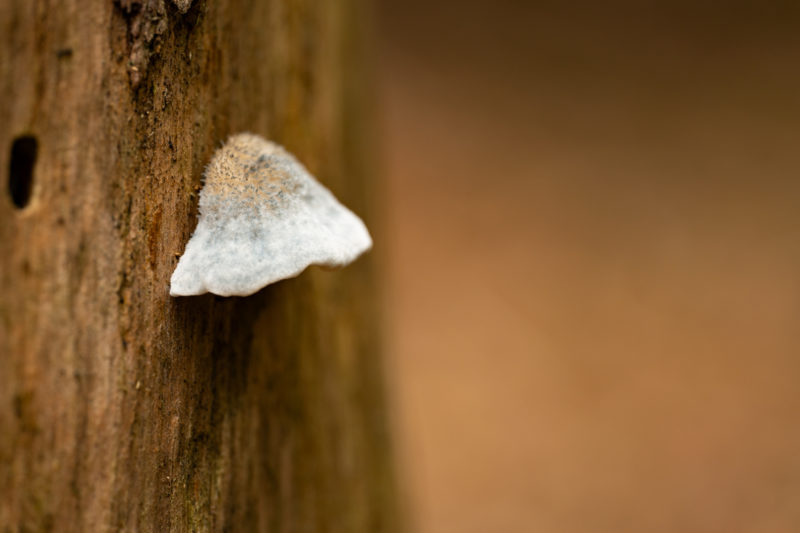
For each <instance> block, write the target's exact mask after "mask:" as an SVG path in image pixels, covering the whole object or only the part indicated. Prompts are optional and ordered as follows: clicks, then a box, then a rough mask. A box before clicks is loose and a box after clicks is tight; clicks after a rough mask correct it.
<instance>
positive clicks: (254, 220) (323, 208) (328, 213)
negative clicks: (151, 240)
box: [170, 133, 372, 296]
mask: <svg viewBox="0 0 800 533" xmlns="http://www.w3.org/2000/svg"><path fill="white" fill-rule="evenodd" d="M204 176H205V183H204V185H203V188H202V190H201V191H200V210H199V211H200V216H199V221H198V223H197V228H196V229H195V231H194V234H193V235H192V237H191V239H189V242H188V243H187V245H186V250H185V251H184V254H183V256H181V258H180V261H178V266H177V267H176V268H175V271H174V272H173V273H172V279H171V280H170V295H172V296H193V295H198V294H203V293H206V292H211V293H214V294H217V295H220V296H248V295H250V294H253V293H255V292H257V291H258V290H260V289H262V288H263V287H265V286H267V285H269V284H270V283H274V282H276V281H280V280H282V279H286V278H291V277H294V276H297V275H298V274H300V273H301V272H302V271H303V270H305V269H306V267H308V266H310V265H323V266H331V267H339V266H344V265H347V264H348V263H351V262H352V261H354V260H355V259H356V258H357V257H358V256H360V255H361V254H362V253H364V252H365V251H367V250H369V249H370V248H371V247H372V239H371V238H370V235H369V232H368V231H367V228H366V226H364V223H363V222H362V221H361V219H360V218H358V216H356V215H355V214H353V212H351V211H350V210H349V209H347V208H346V207H344V206H343V205H342V204H341V203H339V201H338V200H336V198H335V197H334V196H333V194H332V193H331V192H330V191H329V190H328V189H326V188H325V187H324V186H323V185H322V184H320V183H319V182H318V181H317V180H316V179H315V178H314V177H313V176H312V175H311V174H310V173H309V172H308V170H306V168H305V167H304V166H303V165H302V164H301V163H300V162H299V161H298V160H297V159H296V158H295V157H294V156H292V154H290V153H289V152H288V151H286V150H285V149H284V148H283V147H281V146H279V145H277V144H275V143H273V142H270V141H267V140H265V139H263V138H262V137H259V136H258V135H253V134H250V133H240V134H237V135H234V136H232V137H231V138H230V139H228V142H226V143H225V144H224V145H223V146H222V147H221V148H220V149H219V150H217V151H216V152H215V153H214V156H213V157H212V158H211V162H210V163H209V165H208V167H207V168H206V171H205V175H204Z"/></svg>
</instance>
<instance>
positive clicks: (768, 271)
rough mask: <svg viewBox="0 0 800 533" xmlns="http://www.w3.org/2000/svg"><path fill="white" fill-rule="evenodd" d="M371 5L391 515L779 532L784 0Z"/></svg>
mask: <svg viewBox="0 0 800 533" xmlns="http://www.w3.org/2000/svg"><path fill="white" fill-rule="evenodd" d="M375 15H376V19H377V30H376V32H375V33H376V42H377V43H378V46H377V48H376V50H375V52H374V54H373V55H374V58H375V59H376V61H375V65H376V72H377V74H378V79H379V104H380V109H381V110H382V111H381V132H380V133H381V138H382V151H381V157H382V164H383V170H384V175H385V176H386V178H387V184H386V188H385V194H384V205H385V216H384V219H383V221H382V222H383V224H384V227H383V231H382V235H383V238H384V242H383V243H380V242H379V243H378V244H377V246H376V254H377V255H378V257H379V258H382V260H384V261H385V264H386V272H387V287H388V289H387V295H386V296H387V302H388V304H387V308H388V312H387V327H386V329H387V335H388V343H389V348H390V364H389V371H388V374H389V378H390V386H391V389H392V393H393V395H392V403H393V405H394V408H395V420H394V423H395V427H396V428H397V434H398V441H399V444H400V446H399V449H400V452H399V455H400V465H401V468H400V473H401V477H402V479H403V482H404V489H405V493H406V495H407V497H406V500H407V501H406V503H407V505H408V507H409V510H410V511H411V516H412V526H413V529H414V530H416V531H419V532H423V533H428V532H431V533H432V532H436V533H449V532H458V533H468V532H476V533H478V532H480V533H485V532H529V531H535V532H558V533H573V532H574V533H584V532H585V533H589V532H592V533H596V532H642V531H647V532H665V533H666V532H675V531H681V532H739V531H741V532H794V531H800V424H799V423H798V421H799V420H798V419H799V418H800V388H799V384H800V278H799V276H800V210H799V209H798V206H799V205H800V151H799V150H798V138H799V137H800V135H799V132H800V69H798V66H799V65H800V17H799V16H798V10H797V8H794V7H792V4H791V3H786V4H785V5H783V4H779V3H770V2H767V3H763V2H762V3H758V2H751V3H745V2H729V3H721V2H719V3H717V2H688V1H678V2H621V1H614V2H611V3H601V2H597V3H593V2H592V3H590V2H577V3H576V2H537V1H531V2H522V1H520V2H514V1H498V2H480V1H477V0H468V1H462V2H449V1H442V0H440V1H436V2H424V1H422V0H410V1H404V2H393V1H391V0H385V1H383V2H378V3H377V4H376V5H375Z"/></svg>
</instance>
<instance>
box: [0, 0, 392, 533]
mask: <svg viewBox="0 0 800 533" xmlns="http://www.w3.org/2000/svg"><path fill="white" fill-rule="evenodd" d="M353 1H354V0H343V1H341V2H311V1H310V0H262V1H259V0H213V1H211V0H194V2H193V1H192V0H116V1H112V0H105V1H92V2H84V1H80V0H61V1H59V2H56V1H53V0H38V1H33V0H5V1H3V2H2V3H0V71H1V74H2V75H1V76H0V84H2V85H0V120H1V121H2V124H3V127H2V128H0V168H2V169H3V170H7V171H8V173H7V174H6V175H4V178H6V179H8V187H7V188H5V187H4V189H3V190H2V191H0V192H2V194H0V531H2V532H6V531H59V532H61V531H66V532H68V531H76V532H78V531H79V532H84V531H86V532H88V531H91V532H95V531H153V532H162V531H247V532H250V531H370V532H372V531H389V530H394V529H395V528H396V521H397V514H396V511H395V505H394V490H393V477H392V469H391V465H390V458H391V457H390V456H391V452H390V450H389V437H388V435H387V424H386V422H385V408H384V403H383V402H384V398H383V389H382V381H381V379H382V376H381V372H382V369H381V360H380V346H379V341H378V337H377V335H376V331H377V329H376V328H377V318H376V310H377V304H376V301H375V290H374V289H375V276H374V272H373V266H372V260H371V259H370V257H369V256H366V257H364V258H362V259H360V260H359V261H357V262H356V263H355V264H353V265H351V266H350V267H348V268H346V269H343V270H340V271H336V272H323V271H318V270H316V269H311V270H310V271H307V272H306V273H304V274H302V275H301V276H300V277H299V278H296V279H293V280H288V281H284V282H281V283H278V284H276V285H272V286H270V287H267V288H266V289H264V290H262V291H260V292H258V293H257V294H255V295H253V296H251V297H247V298H220V297H215V296H212V295H205V296H200V297H190V298H171V297H170V296H169V295H168V291H169V278H170V275H171V273H172V270H173V269H174V267H175V265H176V263H177V257H176V254H180V253H181V252H182V251H183V247H184V245H185V244H186V242H187V240H188V238H189V236H190V235H191V233H192V231H193V229H194V227H195V224H196V218H197V196H196V189H197V187H198V186H199V185H200V183H201V181H200V180H201V174H202V172H203V168H204V165H205V164H206V163H207V162H208V160H209V158H210V156H211V154H212V152H213V151H214V149H216V148H217V147H218V146H219V144H220V142H221V141H223V140H225V139H226V137H227V136H228V135H230V134H232V133H237V132H241V131H251V132H254V133H259V134H262V135H263V136H265V137H267V138H269V139H272V140H275V141H277V142H279V143H281V144H283V145H285V146H286V147H287V148H288V149H289V150H290V151H292V152H294V153H295V154H296V155H297V156H298V158H299V159H300V160H301V161H303V162H304V163H305V164H306V166H307V167H308V168H309V170H311V172H312V173H314V174H315V175H316V176H317V177H318V178H319V179H320V181H322V182H323V183H324V184H325V185H327V186H328V187H329V188H330V189H332V190H333V192H334V193H335V194H336V195H337V196H338V197H339V198H340V199H341V200H342V201H343V203H344V204H345V205H347V206H349V207H351V208H352V209H353V210H354V211H355V212H356V213H358V214H359V215H362V217H363V218H365V220H366V222H367V225H370V220H371V216H370V215H371V212H370V205H369V203H368V202H369V199H370V198H372V197H373V196H372V194H371V192H370V190H369V187H370V186H374V185H371V184H370V182H369V181H368V180H367V176H366V175H365V172H364V170H363V169H364V165H363V162H364V161H363V160H364V156H363V154H364V135H363V132H362V128H361V126H360V124H362V123H363V121H362V118H363V117H362V116H361V114H360V111H361V108H362V107H363V106H362V105H361V102H362V100H361V98H360V95H359V93H358V91H359V88H360V86H361V84H360V82H359V80H360V77H359V76H360V75H359V70H358V67H359V62H360V58H359V55H358V54H359V48H358V44H359V43H358V39H355V38H354V36H357V35H358V34H359V32H358V27H357V26H358V25H357V24H356V22H357V19H358V17H357V11H358V7H357V6H356V5H354V4H353V3H352V2H353ZM29 171H32V172H29ZM28 193H29V194H28Z"/></svg>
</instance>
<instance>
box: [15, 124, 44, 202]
mask: <svg viewBox="0 0 800 533" xmlns="http://www.w3.org/2000/svg"><path fill="white" fill-rule="evenodd" d="M37 149H38V143H37V142H36V137H32V136H30V135H23V136H21V137H17V138H16V139H14V143H13V144H12V145H11V162H10V164H9V166H8V192H9V194H10V195H11V200H12V201H13V202H14V205H15V206H17V207H19V208H20V209H22V208H23V207H25V206H26V205H28V202H29V201H30V199H31V190H32V189H33V167H34V165H36V152H37Z"/></svg>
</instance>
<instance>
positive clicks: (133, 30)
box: [116, 0, 193, 89]
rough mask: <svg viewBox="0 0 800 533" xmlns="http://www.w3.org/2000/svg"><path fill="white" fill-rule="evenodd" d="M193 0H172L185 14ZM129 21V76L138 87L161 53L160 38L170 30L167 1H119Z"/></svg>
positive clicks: (131, 81)
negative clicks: (154, 59) (154, 58)
mask: <svg viewBox="0 0 800 533" xmlns="http://www.w3.org/2000/svg"><path fill="white" fill-rule="evenodd" d="M192 2H193V0H172V3H173V4H174V5H175V7H176V8H177V9H178V11H179V12H180V13H181V14H184V13H186V12H187V11H188V10H189V8H190V7H191V6H192ZM116 3H117V5H119V7H120V9H122V12H123V13H124V16H125V19H126V21H127V23H128V46H129V48H130V52H129V55H128V65H127V70H128V76H129V80H130V84H131V87H133V88H134V89H135V88H136V87H138V86H139V85H140V84H141V82H142V80H144V79H145V77H146V75H147V68H148V66H149V65H150V59H151V58H152V56H153V55H155V54H157V53H158V52H159V49H160V46H161V42H160V37H161V35H163V34H164V32H165V31H166V30H167V22H168V15H167V8H166V5H165V0H116Z"/></svg>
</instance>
